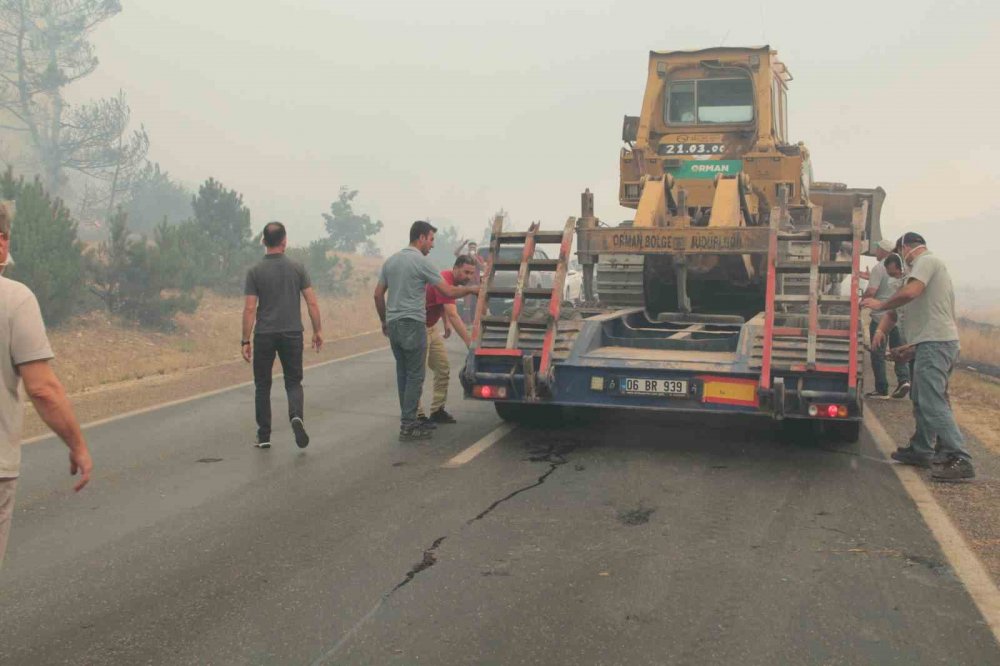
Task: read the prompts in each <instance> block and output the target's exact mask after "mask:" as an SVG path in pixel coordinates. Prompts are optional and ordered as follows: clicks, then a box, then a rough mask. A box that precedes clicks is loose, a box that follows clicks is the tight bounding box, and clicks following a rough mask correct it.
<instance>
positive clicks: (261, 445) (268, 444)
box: [253, 441, 271, 449]
mask: <svg viewBox="0 0 1000 666" xmlns="http://www.w3.org/2000/svg"><path fill="white" fill-rule="evenodd" d="M253 445H254V446H256V447H257V448H258V449H269V448H271V442H260V441H257V442H254V443H253Z"/></svg>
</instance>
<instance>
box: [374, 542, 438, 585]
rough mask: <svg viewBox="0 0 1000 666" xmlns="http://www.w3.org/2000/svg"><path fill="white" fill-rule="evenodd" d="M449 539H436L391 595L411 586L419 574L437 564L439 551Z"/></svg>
mask: <svg viewBox="0 0 1000 666" xmlns="http://www.w3.org/2000/svg"><path fill="white" fill-rule="evenodd" d="M447 538H448V537H446V536H443V537H438V538H437V539H435V540H434V543H432V544H431V547H430V548H428V549H427V550H425V551H424V556H423V557H422V558H421V559H420V561H419V562H417V563H416V564H414V565H413V566H412V567H411V568H410V570H409V571H407V572H406V577H405V578H403V580H401V581H400V582H399V583H398V584H397V585H396V587H394V588H392V590H390V591H389V594H392V593H393V592H395V591H396V590H398V589H399V588H401V587H404V586H406V585H409V584H410V582H411V581H412V580H413V579H414V578H416V577H417V574H418V573H420V572H421V571H424V570H425V569H430V568H431V567H432V566H434V565H435V564H437V549H438V548H439V547H440V546H441V544H442V543H444V540H445V539H447ZM386 596H389V595H386Z"/></svg>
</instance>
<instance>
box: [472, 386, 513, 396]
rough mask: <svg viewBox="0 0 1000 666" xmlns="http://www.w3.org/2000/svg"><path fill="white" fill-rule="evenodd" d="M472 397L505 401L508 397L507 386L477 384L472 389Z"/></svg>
mask: <svg viewBox="0 0 1000 666" xmlns="http://www.w3.org/2000/svg"><path fill="white" fill-rule="evenodd" d="M472 397H474V398H482V399H483V400H496V399H498V398H499V399H500V400H503V399H505V398H506V397H507V387H506V386H491V385H490V384H477V385H476V386H473V387H472Z"/></svg>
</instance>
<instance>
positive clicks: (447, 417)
mask: <svg viewBox="0 0 1000 666" xmlns="http://www.w3.org/2000/svg"><path fill="white" fill-rule="evenodd" d="M431 421H433V422H434V423H458V421H456V420H455V417H454V416H452V415H451V414H449V413H448V412H446V411H444V407H442V408H441V409H439V410H437V411H434V412H431Z"/></svg>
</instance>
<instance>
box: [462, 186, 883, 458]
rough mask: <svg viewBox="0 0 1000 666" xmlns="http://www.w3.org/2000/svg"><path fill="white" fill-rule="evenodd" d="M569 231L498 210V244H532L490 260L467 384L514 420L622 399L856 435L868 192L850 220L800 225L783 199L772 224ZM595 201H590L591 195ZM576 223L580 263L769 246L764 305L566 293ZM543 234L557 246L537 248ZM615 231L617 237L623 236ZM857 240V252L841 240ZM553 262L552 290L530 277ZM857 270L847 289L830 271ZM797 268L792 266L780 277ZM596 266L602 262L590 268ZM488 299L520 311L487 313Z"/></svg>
mask: <svg viewBox="0 0 1000 666" xmlns="http://www.w3.org/2000/svg"><path fill="white" fill-rule="evenodd" d="M587 196H588V195H587V194H585V195H584V215H583V216H582V217H581V218H580V219H576V218H570V219H569V220H568V221H567V223H566V225H565V227H564V229H563V230H562V231H560V232H543V231H541V230H539V228H538V226H537V224H536V225H532V227H531V228H530V229H529V230H528V231H527V232H505V231H504V230H503V228H502V220H499V219H498V220H497V221H495V222H494V228H493V238H492V240H491V257H497V256H499V254H500V253H499V248H500V247H501V246H502V245H510V244H517V245H520V246H521V247H522V248H523V252H522V254H523V257H522V261H520V262H510V261H507V262H506V263H503V262H497V261H494V262H492V263H491V264H490V265H489V269H488V274H487V279H485V280H484V281H483V284H482V288H481V291H480V295H479V300H478V304H477V313H476V319H475V322H474V324H473V339H474V344H473V346H472V348H471V349H470V351H469V355H468V358H467V362H466V365H465V367H464V369H463V371H462V373H461V381H462V385H463V388H464V391H465V396H466V397H467V398H469V399H474V400H486V401H491V402H493V403H494V404H495V406H496V410H497V413H498V414H499V415H500V416H501V417H502V418H504V419H508V420H514V421H519V420H534V419H537V418H538V417H542V418H544V415H545V414H546V413H547V411H546V410H547V408H551V407H575V408H592V409H604V408H617V409H630V410H646V411H655V412H679V413H685V412H686V413H700V414H718V415H720V416H726V415H740V414H741V415H754V416H760V417H764V418H769V419H773V420H775V421H786V422H803V421H811V422H812V423H813V424H815V425H816V426H817V427H818V428H819V429H821V430H824V431H827V432H829V433H830V434H832V435H833V436H834V437H836V438H839V439H843V440H846V441H856V440H857V439H858V436H859V433H860V428H861V420H862V416H863V402H862V397H861V396H862V375H863V366H862V363H863V356H862V354H861V352H860V350H861V338H860V335H861V331H860V312H859V308H858V298H857V292H858V287H859V282H858V272H859V267H860V266H859V260H860V255H861V251H862V241H863V239H864V235H865V231H864V230H865V220H866V217H867V202H866V201H864V200H863V199H861V198H859V200H858V201H857V202H856V203H857V206H856V207H855V209H854V215H853V219H852V223H851V226H850V227H849V228H831V227H830V226H829V225H824V224H823V223H822V220H821V216H822V213H821V211H820V210H818V209H814V210H810V211H809V213H810V215H809V217H808V219H807V220H806V221H805V224H804V225H803V224H799V225H798V226H796V225H795V224H794V223H793V222H794V221H793V220H792V218H791V216H790V215H788V211H787V210H786V209H785V206H784V205H782V206H780V207H778V208H776V209H775V210H773V211H772V219H771V224H770V225H769V226H764V227H740V228H724V229H711V228H680V229H674V228H662V229H647V230H643V231H642V232H639V233H638V234H635V233H634V232H629V231H628V230H624V231H623V230H621V229H609V228H597V225H596V224H594V221H593V220H592V218H591V217H590V216H588V212H589V211H588V202H587V198H586V197H587ZM589 209H591V210H592V202H591V203H590V205H589ZM574 234H579V236H578V238H577V241H578V242H577V245H578V253H579V254H580V256H581V259H584V260H585V264H584V268H585V270H586V268H587V266H588V264H590V265H592V264H593V263H595V260H596V257H597V256H598V255H599V254H603V253H607V252H614V251H616V249H617V250H618V251H621V252H629V253H633V254H642V253H644V252H646V253H654V252H656V253H659V252H673V253H675V254H683V253H689V254H696V253H699V252H702V253H713V254H719V253H725V252H731V253H734V254H737V253H738V254H744V255H746V254H750V253H763V254H767V256H768V262H767V266H768V273H767V275H766V281H767V289H766V305H765V310H764V311H763V312H760V313H759V314H757V315H756V316H751V317H749V318H747V319H744V318H743V317H740V316H732V315H713V314H697V313H694V314H692V313H661V314H659V315H657V316H655V317H654V316H651V315H650V314H648V313H647V312H646V311H645V309H643V308H630V309H613V308H606V307H602V306H601V305H600V304H599V303H594V304H592V305H590V306H574V305H571V304H566V303H563V301H562V298H561V296H562V293H563V287H562V285H563V281H564V279H565V273H566V269H567V264H568V261H569V258H570V250H571V246H572V242H573V237H574ZM540 243H552V244H555V243H558V244H559V246H560V251H559V254H558V258H557V259H555V260H548V261H547V262H544V264H543V263H542V262H536V261H533V260H532V257H533V254H534V249H535V247H536V245H537V244H540ZM616 244H617V247H616ZM847 245H849V246H850V248H851V251H850V253H849V256H845V255H844V253H843V252H841V253H840V256H835V254H836V253H835V252H834V249H835V248H841V247H845V246H847ZM542 270H545V271H552V272H553V273H554V279H553V285H552V289H551V290H545V289H538V288H534V289H532V288H530V287H528V286H526V285H527V284H528V281H527V276H528V275H529V274H530V273H531V272H532V271H542ZM498 271H517V274H518V278H517V282H516V286H515V287H513V288H505V289H502V290H495V289H491V285H492V282H493V279H492V278H493V276H494V275H495V274H496V272H498ZM836 274H843V275H848V276H850V278H849V279H850V282H849V284H850V294H849V295H841V294H840V293H834V292H835V291H836V287H837V285H838V283H837V282H835V281H833V280H831V279H829V277H828V276H832V275H836ZM788 275H790V276H794V277H793V278H792V279H787V278H785V277H783V276H788ZM586 279H590V280H592V279H593V276H592V275H589V276H588V275H585V280H586ZM491 298H504V299H508V300H510V302H511V307H510V311H509V312H508V313H506V314H505V315H502V316H498V315H493V314H490V313H489V310H488V309H487V303H488V302H489V301H490V299H491Z"/></svg>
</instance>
